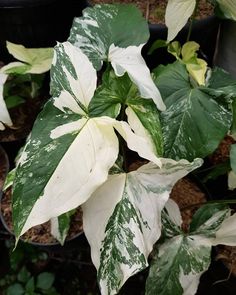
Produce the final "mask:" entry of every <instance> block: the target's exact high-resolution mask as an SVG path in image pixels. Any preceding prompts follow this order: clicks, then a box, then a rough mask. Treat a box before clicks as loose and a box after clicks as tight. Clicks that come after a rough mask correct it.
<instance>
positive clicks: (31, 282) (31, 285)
mask: <svg viewBox="0 0 236 295" xmlns="http://www.w3.org/2000/svg"><path fill="white" fill-rule="evenodd" d="M25 289H26V291H28V292H30V293H33V292H34V289H35V285H34V278H33V277H32V278H31V279H30V280H29V281H28V282H27V284H26V285H25Z"/></svg>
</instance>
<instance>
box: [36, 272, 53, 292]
mask: <svg viewBox="0 0 236 295" xmlns="http://www.w3.org/2000/svg"><path fill="white" fill-rule="evenodd" d="M54 280H55V275H54V274H53V273H50V272H43V273H41V274H39V275H38V277H37V282H36V287H37V288H38V289H42V290H48V289H50V288H51V287H52V285H53V283H54Z"/></svg>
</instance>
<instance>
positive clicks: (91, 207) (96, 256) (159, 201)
mask: <svg viewBox="0 0 236 295" xmlns="http://www.w3.org/2000/svg"><path fill="white" fill-rule="evenodd" d="M199 165H201V160H200V159H198V160H195V161H194V162H193V163H189V162H187V161H185V160H182V161H180V162H175V161H173V160H171V159H162V168H159V167H158V166H156V165H154V164H153V163H149V164H146V165H144V166H142V167H140V168H139V169H138V170H137V171H133V172H130V173H128V174H125V173H123V174H115V175H111V176H109V178H108V180H107V181H106V182H105V183H104V184H103V185H102V186H101V187H100V188H99V189H98V190H97V191H96V192H94V193H93V195H92V197H91V198H90V199H89V200H88V201H87V202H86V203H85V204H84V205H83V219H84V220H83V227H84V231H85V234H86V236H87V238H88V241H89V243H90V245H91V251H92V259H93V262H94V264H95V266H96V268H97V269H98V279H99V282H100V287H101V292H102V294H103V295H106V294H109V295H112V294H117V292H118V290H119V289H120V288H121V286H122V285H123V284H124V282H125V281H126V280H127V279H128V278H129V277H130V276H132V275H134V274H135V273H137V272H138V271H140V270H142V269H144V268H145V267H146V266H147V264H148V263H147V257H148V255H149V254H150V252H151V250H152V247H153V244H154V243H155V242H156V241H157V239H158V238H159V236H160V233H161V210H162V209H163V207H164V205H165V203H166V201H167V199H168V198H169V194H170V191H171V189H172V187H173V185H174V184H175V183H176V181H177V180H178V179H180V178H182V177H183V176H184V175H186V174H187V173H188V172H190V171H191V170H193V169H195V168H197V167H198V166H199Z"/></svg>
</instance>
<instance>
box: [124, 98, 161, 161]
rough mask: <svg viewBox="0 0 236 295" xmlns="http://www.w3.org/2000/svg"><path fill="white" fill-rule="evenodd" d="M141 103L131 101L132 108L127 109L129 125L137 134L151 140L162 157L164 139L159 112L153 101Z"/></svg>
mask: <svg viewBox="0 0 236 295" xmlns="http://www.w3.org/2000/svg"><path fill="white" fill-rule="evenodd" d="M135 102H136V103H137V104H135ZM141 102H142V101H140V100H138V101H137V100H136V101H135V100H133V101H129V103H130V106H128V108H127V109H126V114H127V118H128V122H129V125H130V126H131V128H132V129H133V130H134V132H135V133H136V134H139V135H140V136H143V137H145V138H147V139H149V141H150V145H153V146H154V150H156V153H157V154H158V155H159V156H162V155H163V139H162V131H161V125H160V120H159V114H158V111H157V109H156V107H155V105H154V104H153V103H152V101H147V102H145V103H144V104H141Z"/></svg>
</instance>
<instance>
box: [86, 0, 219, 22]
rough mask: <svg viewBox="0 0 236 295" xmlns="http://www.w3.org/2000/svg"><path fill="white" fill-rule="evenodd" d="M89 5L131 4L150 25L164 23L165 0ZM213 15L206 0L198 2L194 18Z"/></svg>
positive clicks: (93, 0) (93, 1)
mask: <svg viewBox="0 0 236 295" xmlns="http://www.w3.org/2000/svg"><path fill="white" fill-rule="evenodd" d="M89 2H90V3H91V4H101V3H129V4H130V3H131V4H134V5H136V6H137V7H138V8H139V9H140V10H141V11H142V13H143V16H144V17H145V18H146V19H147V20H148V21H149V22H150V23H152V24H157V23H159V24H164V23H165V9H166V5H167V0H89ZM212 14H213V7H212V5H211V4H209V2H208V1H207V0H200V2H199V8H198V11H197V15H196V18H197V19H201V18H204V17H206V16H209V15H212Z"/></svg>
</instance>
